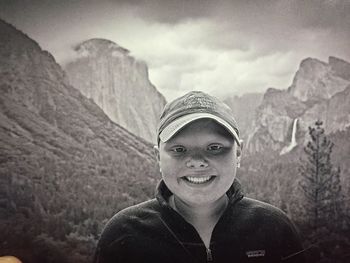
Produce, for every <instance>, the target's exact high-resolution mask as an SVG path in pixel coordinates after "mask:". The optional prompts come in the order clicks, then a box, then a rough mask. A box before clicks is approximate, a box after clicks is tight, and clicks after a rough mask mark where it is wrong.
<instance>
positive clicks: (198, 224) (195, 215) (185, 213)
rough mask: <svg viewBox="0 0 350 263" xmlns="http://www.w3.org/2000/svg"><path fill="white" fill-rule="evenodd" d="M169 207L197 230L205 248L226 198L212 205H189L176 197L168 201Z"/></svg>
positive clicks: (224, 206) (207, 245) (225, 205)
mask: <svg viewBox="0 0 350 263" xmlns="http://www.w3.org/2000/svg"><path fill="white" fill-rule="evenodd" d="M169 204H170V206H171V207H172V208H173V209H174V210H175V211H177V212H178V213H179V214H180V215H182V217H183V218H184V219H185V220H186V221H187V222H188V223H190V224H191V225H193V227H194V228H195V229H196V230H197V232H198V234H199V235H200V237H201V239H202V241H203V242H204V244H205V246H206V247H207V248H209V247H210V240H211V235H212V233H213V230H214V227H215V225H216V224H217V222H218V221H219V219H220V217H221V215H222V214H223V213H224V211H225V209H226V207H227V204H228V197H227V196H226V195H224V196H223V197H221V198H220V199H219V200H217V201H216V202H214V203H211V204H206V205H199V206H195V205H189V204H187V203H185V202H183V201H182V200H181V199H179V198H177V197H176V196H172V197H171V199H170V200H169Z"/></svg>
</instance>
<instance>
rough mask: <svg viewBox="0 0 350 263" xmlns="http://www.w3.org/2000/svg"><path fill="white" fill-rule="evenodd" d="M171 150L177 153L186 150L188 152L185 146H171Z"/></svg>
mask: <svg viewBox="0 0 350 263" xmlns="http://www.w3.org/2000/svg"><path fill="white" fill-rule="evenodd" d="M171 151H173V152H175V153H184V152H186V148H185V147H183V146H174V147H172V148H171Z"/></svg>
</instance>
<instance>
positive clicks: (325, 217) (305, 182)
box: [299, 121, 350, 263]
mask: <svg viewBox="0 0 350 263" xmlns="http://www.w3.org/2000/svg"><path fill="white" fill-rule="evenodd" d="M322 124H323V123H322V122H321V121H317V122H316V123H315V127H309V135H310V141H309V142H308V143H307V145H306V146H305V147H304V151H305V156H304V158H301V165H300V167H299V172H300V174H301V181H300V183H299V184H300V187H301V190H302V193H303V195H304V197H305V198H304V204H303V208H304V209H303V210H304V211H303V212H304V215H305V218H304V220H305V222H304V224H305V225H304V227H306V229H307V231H306V233H305V234H306V238H307V242H306V243H308V244H309V245H310V244H313V245H318V248H319V249H320V259H321V261H319V262H332V263H333V262H348V261H347V260H348V257H347V256H344V255H345V254H346V253H345V252H346V251H347V250H348V248H349V245H350V243H349V242H350V240H349V239H348V238H347V237H346V235H344V233H346V232H347V230H346V229H345V228H344V225H346V224H345V221H346V219H345V211H344V202H345V197H344V196H343V194H342V189H341V182H340V168H339V167H338V168H335V167H333V164H332V161H331V154H332V149H333V146H334V144H333V142H331V141H330V140H329V139H328V138H327V136H326V135H325V130H324V129H323V127H322Z"/></svg>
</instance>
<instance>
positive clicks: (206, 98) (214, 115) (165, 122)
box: [157, 91, 240, 145]
mask: <svg viewBox="0 0 350 263" xmlns="http://www.w3.org/2000/svg"><path fill="white" fill-rule="evenodd" d="M204 118H209V119H212V120H214V121H216V122H217V123H218V124H220V125H222V126H223V127H224V128H225V129H226V130H227V131H228V132H229V133H230V134H231V135H232V136H233V138H234V139H235V141H236V142H237V144H238V145H240V141H239V130H238V126H237V123H236V121H235V119H234V117H233V112H232V110H231V109H230V107H229V106H227V105H226V104H225V103H223V102H222V101H220V100H219V99H217V98H216V97H213V96H210V95H209V94H206V93H204V92H202V91H191V92H189V93H187V94H185V95H184V96H182V97H179V98H177V99H175V100H174V101H172V102H169V103H168V104H166V105H165V107H164V109H163V112H162V114H161V116H160V122H159V125H158V129H157V141H158V144H159V142H160V141H162V142H167V141H168V140H170V139H171V138H172V137H173V136H174V135H175V134H176V133H177V132H179V131H180V130H181V129H182V128H184V127H185V126H186V125H188V124H190V123H191V122H193V121H195V120H198V119H204Z"/></svg>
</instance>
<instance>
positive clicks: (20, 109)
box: [0, 20, 159, 263]
mask: <svg viewBox="0 0 350 263" xmlns="http://www.w3.org/2000/svg"><path fill="white" fill-rule="evenodd" d="M0 35H1V38H0V61H1V63H0V90H1V96H0V233H1V235H0V255H4V254H10V255H16V256H18V257H19V258H20V259H22V261H23V262H28V263H31V262H49V261H50V262H88V261H91V258H90V257H91V255H92V253H93V251H94V244H95V242H96V239H97V236H98V233H99V232H100V231H101V228H102V226H103V225H104V223H105V222H106V220H107V219H108V218H109V217H110V216H111V215H113V213H115V212H116V211H118V210H120V209H121V208H124V207H126V206H129V205H131V204H134V203H138V202H140V201H143V200H147V199H149V198H151V197H152V196H153V191H154V187H155V184H156V181H157V178H159V171H158V168H157V164H156V160H155V158H154V157H153V149H152V145H151V144H150V143H148V142H147V141H145V140H144V139H142V138H140V137H137V136H136V135H134V134H132V133H130V132H129V131H127V130H126V129H124V128H123V127H121V126H119V125H118V124H115V123H113V122H112V121H111V120H110V119H109V118H108V117H107V115H106V114H105V113H104V112H103V111H102V110H101V109H100V108H99V107H98V106H97V105H96V104H95V103H94V102H93V101H92V100H90V99H88V98H86V97H85V96H84V95H82V94H81V92H80V91H79V90H77V89H75V88H74V87H72V86H71V85H69V84H68V78H67V77H66V76H65V73H64V71H63V70H62V69H61V67H60V66H59V65H58V64H57V63H56V62H55V60H54V58H53V57H52V56H51V55H50V54H49V53H48V52H46V51H43V50H42V49H41V48H40V46H39V45H38V44H37V43H36V42H35V41H33V40H31V39H30V38H29V37H28V36H26V35H25V34H23V33H22V32H20V31H18V30H16V29H15V28H14V27H13V26H11V25H9V24H7V23H6V22H4V21H1V20H0Z"/></svg>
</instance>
